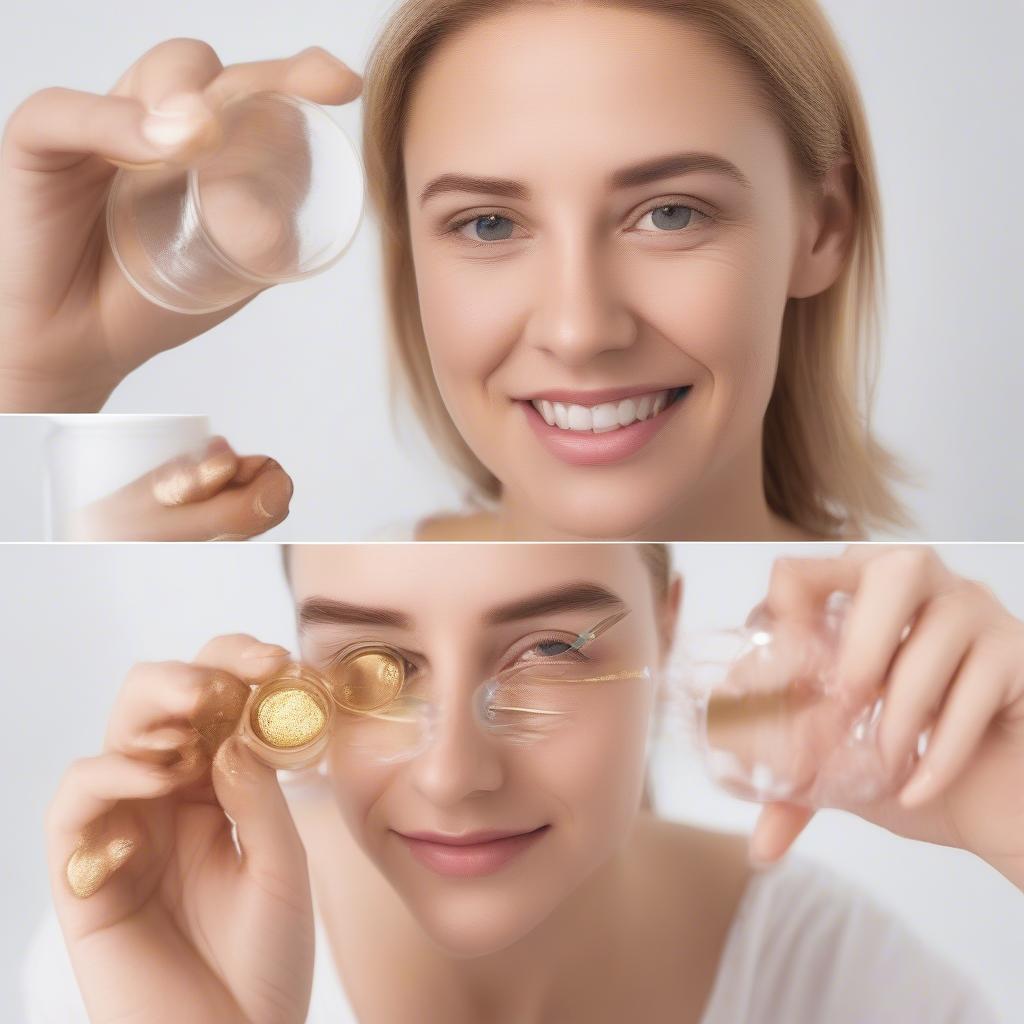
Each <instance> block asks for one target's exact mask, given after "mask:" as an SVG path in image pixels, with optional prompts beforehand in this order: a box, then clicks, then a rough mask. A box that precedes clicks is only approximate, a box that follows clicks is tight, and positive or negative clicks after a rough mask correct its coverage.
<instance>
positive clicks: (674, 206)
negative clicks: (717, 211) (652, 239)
mask: <svg viewBox="0 0 1024 1024" xmlns="http://www.w3.org/2000/svg"><path fill="white" fill-rule="evenodd" d="M646 217H650V218H651V223H652V224H654V225H655V231H656V232H657V233H661V234H665V233H667V232H670V231H679V230H680V229H681V228H686V227H689V226H690V223H691V222H692V221H693V220H694V218H695V217H696V218H701V217H703V218H704V219H705V220H710V219H711V218H710V217H709V216H708V215H707V214H706V213H701V211H700V210H697V209H694V207H692V206H685V205H684V204H682V203H665V204H663V205H661V206H655V207H654V208H653V209H651V210H648V211H647V212H646V213H645V214H644V215H643V217H641V218H640V220H639V221H637V224H641V223H643V220H644V218H646ZM698 223H699V220H698Z"/></svg>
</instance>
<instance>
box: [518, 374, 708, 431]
mask: <svg viewBox="0 0 1024 1024" xmlns="http://www.w3.org/2000/svg"><path fill="white" fill-rule="evenodd" d="M691 386H692V385H690V384H684V385H682V386H681V387H675V388H667V389H665V390H663V391H651V392H648V393H647V394H644V395H633V396H632V397H630V398H623V399H621V400H620V401H618V402H602V403H601V404H599V405H589V406H588V405H574V404H571V403H567V402H549V401H548V400H547V399H545V398H534V399H531V401H530V404H531V405H532V406H533V407H534V409H536V410H537V412H539V413H540V415H541V416H542V417H543V418H544V422H545V423H547V425H548V426H549V427H557V428H558V429H559V430H566V431H571V432H573V433H582V434H607V433H610V432H611V431H613V430H622V429H623V428H624V427H628V426H631V425H632V424H634V423H639V422H643V421H644V420H651V419H654V417H655V416H659V415H660V414H661V413H663V412H664V411H665V410H666V409H668V408H669V407H670V406H671V405H673V404H674V403H675V402H678V401H679V399H680V398H682V397H683V396H684V395H685V394H686V393H687V392H688V391H689V390H690V388H691Z"/></svg>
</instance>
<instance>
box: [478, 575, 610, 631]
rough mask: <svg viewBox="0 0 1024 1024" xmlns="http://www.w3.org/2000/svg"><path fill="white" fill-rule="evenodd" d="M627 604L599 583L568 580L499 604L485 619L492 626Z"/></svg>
mask: <svg viewBox="0 0 1024 1024" xmlns="http://www.w3.org/2000/svg"><path fill="white" fill-rule="evenodd" d="M625 607H626V602H625V601H623V600H622V598H621V597H619V596H618V595H617V594H614V593H612V591H610V590H606V589H605V588H604V587H602V586H600V585H599V584H597V583H590V582H579V583H566V584H563V585H561V586H558V587H553V588H552V589H550V590H544V591H541V592H540V593H539V594H531V595H530V596H529V597H522V598H519V599H518V600H516V601H511V602H509V603H508V604H503V605H498V606H497V607H496V608H492V609H491V610H490V611H489V612H487V614H486V615H485V616H484V622H485V623H487V625H490V626H497V625H501V624H502V623H506V622H517V621H519V620H520V619H531V618H534V617H535V616H537V615H549V614H551V613H552V612H563V611H570V610H573V609H597V608H625Z"/></svg>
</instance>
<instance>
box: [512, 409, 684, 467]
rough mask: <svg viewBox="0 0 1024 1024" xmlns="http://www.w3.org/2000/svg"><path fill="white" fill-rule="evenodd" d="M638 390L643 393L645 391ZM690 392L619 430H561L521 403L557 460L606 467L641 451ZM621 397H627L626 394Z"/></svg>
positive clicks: (534, 427)
mask: <svg viewBox="0 0 1024 1024" xmlns="http://www.w3.org/2000/svg"><path fill="white" fill-rule="evenodd" d="M641 393H644V394H645V393H646V392H641ZM548 394H555V392H548ZM689 394H690V393H689V392H686V393H684V394H683V395H681V396H680V397H679V398H677V399H676V400H675V401H674V402H673V403H672V404H671V405H670V406H668V407H667V408H665V409H662V411H661V412H660V413H658V415H657V416H652V417H651V418H650V419H646V420H638V421H637V422H636V423H631V424H630V425H629V426H628V427H620V428H619V429H618V430H609V431H607V432H606V433H601V434H595V433H593V432H590V431H582V430H581V431H576V430H562V429H561V428H560V427H557V426H555V427H549V426H548V424H547V421H546V420H545V419H544V417H543V416H541V414H540V413H539V412H537V410H536V409H535V408H534V407H533V405H532V404H531V403H530V402H528V401H526V402H521V403H520V404H521V405H522V407H523V411H524V413H525V414H526V420H527V422H528V423H529V424H530V427H531V428H532V429H533V432H534V433H535V434H536V435H537V438H538V439H539V440H540V443H541V444H542V445H544V447H545V448H546V449H547V450H548V451H549V452H550V453H551V454H552V455H554V456H555V458H556V459H561V460H562V462H565V463H567V464H568V465H570V466H607V465H610V464H611V463H614V462H621V461H623V460H624V459H628V458H629V457H630V456H632V455H635V454H636V453H637V452H638V451H640V449H641V448H643V446H644V445H645V444H647V442H648V441H650V440H651V438H652V437H654V435H655V434H657V433H658V431H659V430H661V428H662V427H663V426H664V425H665V424H666V423H667V422H668V420H669V418H670V417H671V416H672V415H673V414H674V413H675V412H676V410H677V409H678V408H679V406H681V405H683V404H685V402H686V400H687V398H689ZM624 397H626V398H628V397H629V395H626V396H624ZM549 401H562V399H549ZM609 401H610V399H609ZM579 404H585V403H579Z"/></svg>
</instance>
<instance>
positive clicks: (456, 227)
mask: <svg viewBox="0 0 1024 1024" xmlns="http://www.w3.org/2000/svg"><path fill="white" fill-rule="evenodd" d="M664 207H671V208H673V209H675V208H680V207H681V208H683V209H686V210H692V211H693V212H694V213H697V214H700V216H701V217H703V218H704V219H705V220H706V221H713V220H714V219H715V218H714V217H713V216H712V215H711V214H710V213H708V212H707V211H705V210H701V209H700V208H699V207H696V206H693V205H691V204H690V203H688V202H675V201H670V202H665V201H664V200H661V201H659V202H656V203H653V204H652V205H650V206H648V207H647V208H646V209H644V210H642V211H641V212H640V213H639V214H638V215H637V218H636V219H637V220H640V219H642V218H643V217H646V216H647V214H649V213H651V212H652V211H653V210H660V209H663V208H664ZM489 217H499V218H501V219H502V220H508V221H511V222H512V223H513V224H514V223H515V219H514V218H513V217H509V216H507V215H506V213H505V212H503V211H501V210H485V211H484V212H482V213H475V214H473V215H472V216H471V217H464V218H463V219H462V220H459V221H456V222H454V223H452V224H449V225H448V226H447V227H446V228H444V229H443V230H442V232H441V234H442V235H443V236H446V237H447V236H449V235H451V236H453V237H454V238H457V239H458V240H459V241H462V242H466V243H467V244H468V245H471V246H477V247H478V246H493V245H497V244H498V242H511V241H512V239H511V238H499V239H496V240H495V241H491V242H485V241H483V240H481V239H475V238H466V237H464V236H462V235H460V234H459V231H460V230H461V229H462V228H464V227H465V226H466V225H467V224H472V223H473V221H477V220H487V219H488V218H489ZM692 232H693V229H692V228H691V227H690V226H689V225H687V226H686V227H685V228H680V229H679V230H677V231H654V232H649V233H650V234H658V235H681V234H692Z"/></svg>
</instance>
